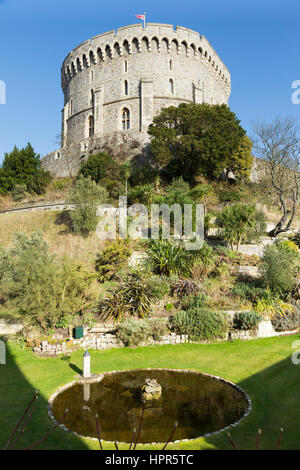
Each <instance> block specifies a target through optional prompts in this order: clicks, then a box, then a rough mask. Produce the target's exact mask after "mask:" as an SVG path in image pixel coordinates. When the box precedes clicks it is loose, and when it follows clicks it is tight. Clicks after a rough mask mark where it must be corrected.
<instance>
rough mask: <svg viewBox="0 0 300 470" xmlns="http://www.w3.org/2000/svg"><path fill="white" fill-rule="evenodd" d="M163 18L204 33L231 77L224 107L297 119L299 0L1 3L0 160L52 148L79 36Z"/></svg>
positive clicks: (256, 116)
mask: <svg viewBox="0 0 300 470" xmlns="http://www.w3.org/2000/svg"><path fill="white" fill-rule="evenodd" d="M143 11H146V12H147V20H148V21H149V22H157V23H169V24H174V25H180V26H185V27H188V28H192V29H194V30H197V31H199V32H200V33H201V34H203V35H204V36H206V37H207V39H208V40H209V41H210V43H211V44H212V46H213V47H214V48H215V50H216V51H217V53H218V54H219V55H220V57H221V59H222V60H223V61H224V62H225V64H226V65H227V67H228V68H229V70H230V72H231V76H232V94H231V98H230V103H229V105H230V107H231V109H232V110H233V111H234V112H235V113H236V114H237V115H238V116H239V118H240V119H241V122H242V125H243V126H244V128H245V129H246V130H247V131H248V132H249V134H250V135H251V129H252V123H253V122H254V121H256V120H269V119H272V118H273V117H274V116H275V115H278V114H282V115H294V116H295V117H297V118H298V115H299V111H300V105H293V104H292V102H291V94H292V89H291V83H292V82H293V81H294V80H300V67H299V64H300V60H299V51H300V42H299V21H300V2H299V0H285V1H283V0H259V1H258V0H252V1H248V0H244V1H243V0H239V1H237V0H211V1H200V0H185V1H182V0H180V1H178V0H172V2H171V1H168V2H166V1H162V0H160V1H158V0H152V1H151V2H145V1H144V2H143V1H141V0H140V1H130V0H129V1H122V2H121V1H119V0H114V1H110V2H109V1H106V2H104V1H103V0H102V1H101V0H84V1H79V0H51V1H50V0H49V1H48V0H0V80H3V81H5V83H6V86H7V104H6V105H1V104H0V160H2V158H3V155H4V153H5V152H9V151H11V150H12V149H13V147H14V145H15V144H16V145H17V146H18V147H23V146H24V145H26V143H27V142H28V141H30V142H31V143H32V145H33V146H34V148H35V149H36V151H37V152H38V153H40V154H41V155H44V154H47V153H49V152H50V151H52V150H54V149H55V148H57V145H56V143H55V141H56V136H57V135H58V134H59V132H60V117H61V113H60V111H61V108H62V106H63V96H62V92H61V89H60V66H61V63H62V61H63V59H64V58H65V56H66V55H67V53H68V52H69V51H70V50H71V49H72V48H74V47H75V46H76V45H78V44H79V43H81V42H82V41H84V40H86V39H88V38H90V37H92V36H94V35H96V34H100V33H102V32H105V31H109V30H111V29H116V28H118V27H121V26H126V25H129V24H132V23H135V22H136V18H135V16H134V15H135V14H138V13H143Z"/></svg>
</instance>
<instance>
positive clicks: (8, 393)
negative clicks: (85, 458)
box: [0, 346, 86, 450]
mask: <svg viewBox="0 0 300 470" xmlns="http://www.w3.org/2000/svg"><path fill="white" fill-rule="evenodd" d="M34 394H35V389H34V388H33V387H32V385H31V384H30V383H29V382H28V380H27V379H26V378H25V377H24V375H23V374H22V372H21V371H20V369H19V367H18V365H17V364H16V362H15V358H14V356H13V354H11V351H10V348H9V346H7V347H6V364H5V365H0V449H4V447H5V446H6V443H7V442H8V440H9V438H10V436H11V434H12V433H13V431H14V429H15V427H16V425H17V423H18V421H19V419H20V418H21V417H22V415H23V413H24V411H25V410H26V407H27V406H28V404H29V403H30V401H31V400H32V399H33V397H34ZM26 420H27V418H26V419H25V422H26ZM23 426H24V424H23ZM52 427H53V422H52V420H51V419H50V418H49V416H48V411H47V400H46V399H45V397H43V396H42V395H40V394H39V395H38V400H37V401H36V405H35V408H34V409H33V412H32V415H31V417H30V419H28V420H27V424H26V426H25V429H24V432H22V433H20V432H19V433H18V434H19V436H18V435H17V436H15V437H14V438H13V439H12V441H11V444H13V443H14V442H15V439H16V437H17V438H18V442H16V445H15V449H16V450H17V449H24V448H27V447H29V446H31V445H32V444H34V443H35V442H38V441H40V439H42V438H43V437H44V436H46V434H47V433H48V432H49V431H50V430H51V428H52ZM21 429H22V426H21ZM19 437H20V438H19ZM36 449H48V450H55V449H78V450H84V449H86V446H85V444H84V443H83V442H82V441H81V440H80V439H78V438H76V437H75V436H73V435H69V434H67V433H66V432H64V431H62V430H60V429H56V430H55V431H54V432H53V434H51V435H50V436H49V437H48V438H47V439H46V440H45V441H44V442H43V443H41V444H40V445H39V446H37V447H36Z"/></svg>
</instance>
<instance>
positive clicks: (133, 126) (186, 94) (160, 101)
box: [43, 23, 231, 176]
mask: <svg viewBox="0 0 300 470" xmlns="http://www.w3.org/2000/svg"><path fill="white" fill-rule="evenodd" d="M61 78H62V89H63V93H64V108H63V111H62V147H61V149H60V150H58V151H56V152H53V153H52V154H49V155H47V156H46V157H44V159H43V167H44V169H47V170H50V172H51V173H52V174H53V175H54V176H68V175H69V174H70V173H73V174H76V172H77V171H78V169H79V167H80V164H81V162H83V161H84V160H86V159H87V158H88V156H89V155H91V154H93V153H95V152H97V151H100V150H101V149H106V150H108V151H111V152H113V153H114V154H116V155H118V156H119V157H120V158H121V159H124V160H125V159H126V158H128V157H130V156H132V155H134V154H137V153H139V152H140V151H141V149H142V148H143V146H145V144H146V143H147V142H148V141H149V136H148V134H147V129H148V126H149V124H151V122H152V119H153V117H154V116H155V115H156V114H158V113H159V112H160V110H161V108H163V107H167V106H171V105H173V106H178V105H179V104H180V103H209V104H223V103H225V104H227V103H228V99H229V96H230V89H231V88H230V73H229V71H228V69H227V68H226V66H225V65H224V64H223V62H222V61H221V59H220V58H219V57H218V55H217V54H216V52H215V51H214V49H213V48H212V47H211V45H210V44H209V42H208V41H207V39H206V38H205V37H204V36H200V35H199V33H197V32H195V31H192V30H190V29H187V28H183V27H180V26H177V27H176V29H174V28H173V26H172V25H167V24H154V23H148V24H147V25H146V28H143V25H142V24H135V25H131V26H126V27H124V28H119V29H118V30H117V31H116V32H115V31H109V32H108V33H104V34H100V35H99V36H95V37H93V38H92V39H91V40H88V41H86V42H84V43H82V44H80V45H79V46H77V47H76V48H75V49H73V50H72V51H71V52H70V53H69V54H68V56H67V57H66V58H65V60H64V62H63V65H62V69H61Z"/></svg>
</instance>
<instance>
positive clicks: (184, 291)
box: [172, 279, 200, 297]
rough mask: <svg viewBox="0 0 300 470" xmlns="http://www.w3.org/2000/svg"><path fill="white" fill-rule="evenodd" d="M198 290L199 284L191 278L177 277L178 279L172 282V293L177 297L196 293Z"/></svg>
mask: <svg viewBox="0 0 300 470" xmlns="http://www.w3.org/2000/svg"><path fill="white" fill-rule="evenodd" d="M199 292H200V286H199V284H198V283H197V282H195V281H193V280H191V279H179V281H177V282H174V284H172V294H173V295H177V296H178V297H183V296H185V295H197V294H198V293H199Z"/></svg>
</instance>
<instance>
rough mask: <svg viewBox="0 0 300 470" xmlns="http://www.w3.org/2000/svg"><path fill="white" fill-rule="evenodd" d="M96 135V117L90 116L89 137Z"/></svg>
mask: <svg viewBox="0 0 300 470" xmlns="http://www.w3.org/2000/svg"><path fill="white" fill-rule="evenodd" d="M92 135H94V117H93V116H90V117H89V137H92Z"/></svg>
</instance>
